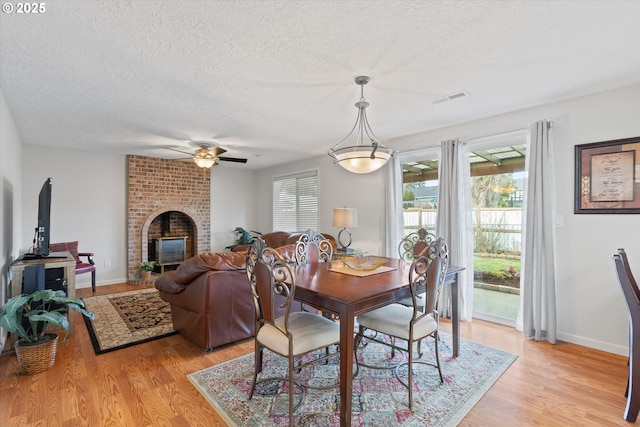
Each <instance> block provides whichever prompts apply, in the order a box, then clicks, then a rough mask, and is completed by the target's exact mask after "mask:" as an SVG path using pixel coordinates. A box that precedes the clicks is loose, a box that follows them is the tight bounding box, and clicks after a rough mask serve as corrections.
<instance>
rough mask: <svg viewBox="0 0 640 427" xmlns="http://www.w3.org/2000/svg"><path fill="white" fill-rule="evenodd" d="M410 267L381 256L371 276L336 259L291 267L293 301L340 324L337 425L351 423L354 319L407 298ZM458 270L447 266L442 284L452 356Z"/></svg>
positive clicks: (456, 346) (456, 331) (457, 317)
mask: <svg viewBox="0 0 640 427" xmlns="http://www.w3.org/2000/svg"><path fill="white" fill-rule="evenodd" d="M410 267H411V263H410V262H407V261H404V260H400V259H394V258H385V263H384V264H383V265H381V266H379V267H377V268H376V269H375V270H373V271H370V272H361V271H357V270H353V271H349V269H348V268H345V265H344V264H343V263H342V262H341V261H333V262H331V263H310V264H306V265H299V266H297V267H296V269H295V273H294V274H295V283H296V290H295V295H294V298H295V299H296V300H298V301H300V302H302V303H307V304H308V305H311V306H313V307H316V308H318V309H320V310H322V311H323V312H325V311H326V312H329V313H333V314H335V315H337V316H338V317H339V318H338V321H339V323H340V385H339V388H340V425H341V426H350V425H351V400H352V396H351V393H352V384H353V357H354V339H353V338H354V327H355V326H354V325H355V318H356V316H358V315H360V314H363V313H366V312H368V311H371V310H375V309H376V308H380V307H383V306H385V305H388V304H392V303H394V302H398V301H400V300H402V299H404V298H406V297H409V296H411V288H410V286H409V269H410ZM462 270H464V268H462V267H456V266H449V267H448V269H447V272H446V277H445V285H447V286H451V296H452V301H451V302H452V304H451V314H452V315H451V322H452V340H453V342H452V347H453V348H452V352H453V356H454V357H456V356H458V352H459V348H460V311H459V295H458V294H459V289H458V288H459V283H458V275H459V273H460V272H461V271H462Z"/></svg>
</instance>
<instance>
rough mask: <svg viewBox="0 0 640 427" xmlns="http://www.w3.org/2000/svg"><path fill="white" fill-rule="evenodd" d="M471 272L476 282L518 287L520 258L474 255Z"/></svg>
mask: <svg viewBox="0 0 640 427" xmlns="http://www.w3.org/2000/svg"><path fill="white" fill-rule="evenodd" d="M473 270H474V271H473V279H474V280H475V281H477V282H484V283H492V284H496V285H502V286H509V287H515V288H519V287H520V258H512V257H509V258H507V257H499V256H483V255H474V257H473Z"/></svg>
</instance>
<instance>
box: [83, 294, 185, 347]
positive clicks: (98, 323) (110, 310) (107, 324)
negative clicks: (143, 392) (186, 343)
mask: <svg viewBox="0 0 640 427" xmlns="http://www.w3.org/2000/svg"><path fill="white" fill-rule="evenodd" d="M82 300H83V301H84V304H85V307H86V309H87V310H89V311H91V312H93V314H95V316H96V320H91V319H88V318H87V317H84V316H83V317H84V320H85V323H86V324H87V329H88V330H89V336H90V337H91V343H92V344H93V349H94V351H95V352H96V354H102V353H106V352H109V351H114V350H119V349H121V348H125V347H130V346H133V345H136V344H140V343H143V342H147V341H151V340H155V339H158V338H163V337H166V336H169V335H173V334H175V333H176V331H175V330H174V329H173V323H172V321H171V308H170V306H169V303H167V302H165V301H163V300H162V299H161V298H160V295H159V294H158V291H157V289H154V288H145V289H140V290H136V291H129V292H121V293H118V294H111V295H103V296H96V297H88V298H83V299H82Z"/></svg>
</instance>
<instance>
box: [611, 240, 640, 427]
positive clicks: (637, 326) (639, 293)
mask: <svg viewBox="0 0 640 427" xmlns="http://www.w3.org/2000/svg"><path fill="white" fill-rule="evenodd" d="M613 260H614V264H615V267H616V274H617V277H618V283H619V284H620V288H621V289H622V293H623V295H624V298H625V301H626V303H627V308H628V310H629V361H628V365H629V377H628V380H627V388H626V391H625V397H626V398H627V405H626V407H625V410H624V419H625V420H627V421H629V422H632V423H635V422H636V419H637V418H638V412H639V411H640V289H638V283H637V282H636V280H635V278H634V277H633V274H632V273H631V267H630V266H629V260H628V258H627V253H626V252H625V250H624V249H618V253H617V254H615V255H614V256H613ZM636 376H637V377H638V378H636Z"/></svg>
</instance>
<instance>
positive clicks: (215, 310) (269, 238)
mask: <svg viewBox="0 0 640 427" xmlns="http://www.w3.org/2000/svg"><path fill="white" fill-rule="evenodd" d="M299 236H300V233H286V232H281V231H276V232H273V233H266V234H264V235H263V236H261V237H262V238H263V239H264V241H265V243H266V244H267V246H270V247H272V248H276V249H277V250H278V252H279V253H280V254H281V255H282V256H283V257H284V258H285V259H286V260H288V261H290V262H295V255H294V247H295V242H296V241H297V240H298V238H299ZM325 237H327V238H328V239H329V240H331V241H332V243H333V244H334V247H335V239H334V238H333V237H332V236H329V235H326V234H325ZM248 248H249V245H244V246H242V247H235V248H234V250H233V251H232V252H216V253H204V254H200V255H196V256H194V257H191V258H189V259H188V260H186V261H185V262H184V263H182V264H181V265H180V267H178V269H177V270H175V271H168V272H166V273H165V274H163V275H162V276H160V277H159V278H158V279H157V280H156V282H155V287H156V288H157V289H158V290H159V291H160V297H161V298H162V299H163V300H165V301H167V302H168V303H169V304H171V317H172V320H173V327H174V328H175V329H176V330H177V331H178V332H179V333H180V335H182V336H183V337H185V338H187V339H189V340H190V341H192V342H194V343H195V344H196V345H198V346H200V347H201V348H203V349H204V350H206V351H209V350H212V349H213V348H215V347H219V346H221V345H225V344H229V343H232V342H235V341H238V340H242V339H245V338H249V337H252V336H253V335H254V334H255V327H256V324H255V322H256V321H255V306H254V302H253V296H252V295H251V289H250V287H249V280H248V278H247V273H246V251H247V250H248ZM293 309H295V310H299V309H300V306H299V305H297V306H296V307H293V308H292V310H293Z"/></svg>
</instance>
